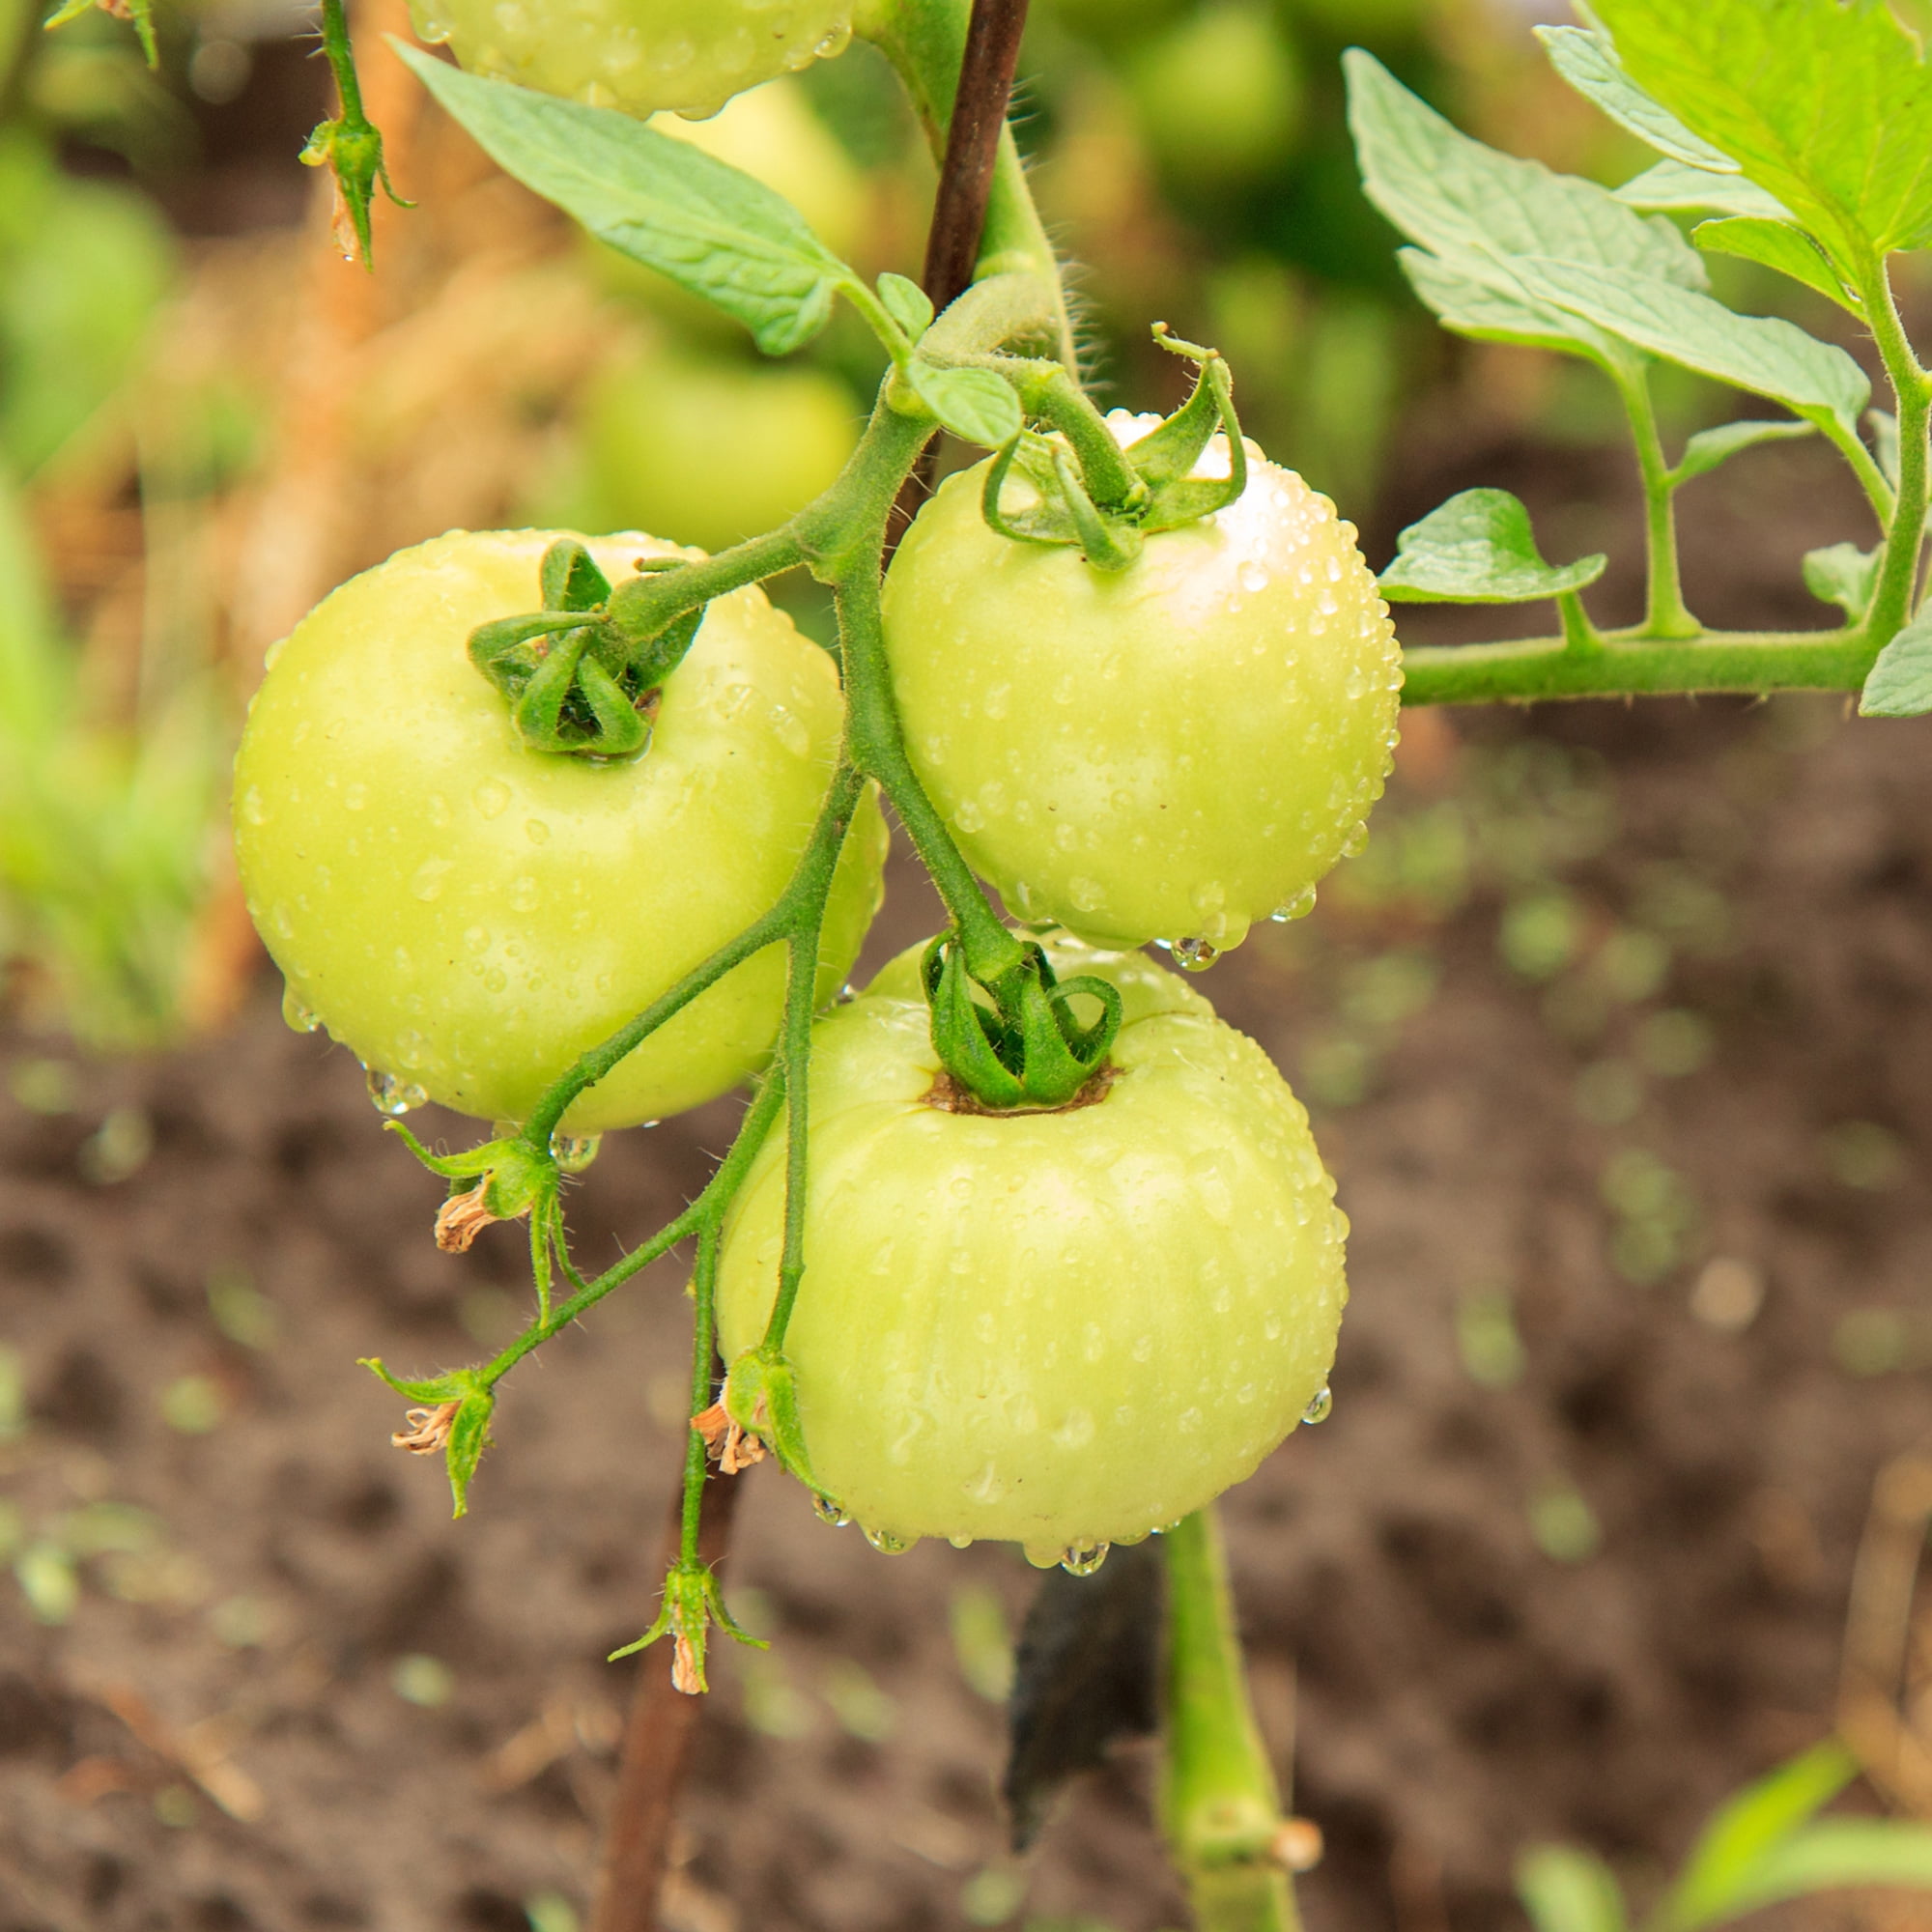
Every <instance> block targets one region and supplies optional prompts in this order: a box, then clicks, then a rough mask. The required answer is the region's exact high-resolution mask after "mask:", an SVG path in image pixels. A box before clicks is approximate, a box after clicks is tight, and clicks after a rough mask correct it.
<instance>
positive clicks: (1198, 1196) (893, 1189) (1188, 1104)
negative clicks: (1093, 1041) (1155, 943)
mask: <svg viewBox="0 0 1932 1932" xmlns="http://www.w3.org/2000/svg"><path fill="white" fill-rule="evenodd" d="M1047 950H1048V952H1049V956H1050V958H1051V959H1052V962H1053V964H1054V966H1055V967H1056V968H1058V969H1061V970H1063V971H1065V973H1067V974H1069V975H1074V974H1078V975H1095V976H1098V977H1100V978H1102V979H1104V980H1107V981H1109V982H1110V983H1111V984H1112V985H1114V986H1115V987H1116V988H1117V989H1118V990H1119V992H1120V995H1121V1000H1122V1024H1121V1027H1120V1031H1119V1033H1118V1034H1117V1036H1116V1037H1115V1039H1114V1043H1113V1047H1112V1051H1111V1064H1110V1066H1109V1068H1108V1069H1107V1070H1105V1071H1103V1072H1102V1074H1101V1075H1100V1076H1099V1077H1098V1078H1097V1079H1096V1080H1095V1082H1094V1084H1093V1086H1091V1087H1090V1088H1089V1089H1087V1090H1086V1091H1085V1092H1083V1093H1082V1094H1080V1095H1079V1096H1077V1097H1076V1098H1075V1099H1074V1100H1073V1101H1072V1102H1071V1103H1069V1104H1067V1105H1065V1106H1063V1107H1058V1108H1053V1109H1046V1110H1038V1109H1036V1110H1019V1111H1012V1112H1007V1113H990V1112H987V1111H985V1110H984V1109H983V1108H980V1107H978V1106H976V1105H974V1104H973V1103H972V1102H971V1101H970V1099H969V1098H966V1097H964V1096H962V1094H960V1091H959V1090H958V1088H957V1087H956V1085H954V1084H953V1083H952V1082H951V1081H949V1080H948V1079H946V1078H945V1077H943V1076H942V1074H941V1069H940V1062H939V1057H938V1054H937V1052H936V1051H935V1048H934V1046H933V1042H932V1037H931V1030H930V1024H929V1016H928V1012H927V1008H926V1003H925V999H924V997H923V991H922V987H921V975H920V959H921V949H915V950H914V951H913V952H910V953H907V954H905V955H903V956H901V957H900V958H899V959H898V960H897V961H895V963H894V964H893V965H891V966H889V967H888V968H887V969H886V970H885V972H884V973H882V974H881V975H880V976H879V978H878V979H877V980H874V981H873V983H872V984H871V985H870V986H869V987H868V988H867V990H866V992H865V993H864V994H863V995H862V996H861V997H860V998H859V999H857V1000H856V1001H854V1002H852V1003H851V1004H850V1005H848V1006H844V1007H840V1008H838V1009H835V1010H834V1011H833V1012H832V1013H830V1014H828V1015H827V1016H825V1017H824V1018H823V1019H822V1020H821V1021H820V1022H819V1024H818V1026H817V1029H816V1033H815V1037H814V1041H813V1051H812V1063H811V1086H810V1094H811V1107H810V1135H809V1143H810V1181H809V1185H808V1193H807V1203H806V1249H807V1253H808V1255H809V1257H810V1261H809V1264H808V1275H807V1283H806V1291H805V1293H802V1294H801V1295H800V1297H799V1299H798V1302H797V1305H796V1308H795V1310H794V1311H793V1313H792V1316H791V1319H790V1322H789V1325H788V1327H787V1330H786V1334H785V1339H784V1345H783V1348H784V1354H785V1357H786V1359H787V1360H788V1362H789V1363H790V1365H791V1368H792V1371H793V1374H794V1378H795V1385H796V1392H797V1404H798V1423H799V1428H800V1431H801V1434H802V1440H803V1448H804V1451H805V1454H806V1457H807V1458H808V1459H809V1463H810V1473H811V1477H812V1479H813V1481H814V1482H815V1483H817V1484H818V1485H819V1486H820V1487H821V1488H822V1489H823V1491H824V1492H826V1494H827V1495H828V1496H829V1497H831V1498H834V1499H836V1502H837V1504H838V1508H839V1509H840V1510H841V1511H843V1512H846V1513H848V1514H849V1515H850V1516H851V1517H852V1518H853V1519H854V1520H857V1521H858V1522H859V1523H861V1524H862V1525H864V1527H865V1529H866V1530H867V1534H868V1536H869V1537H870V1538H871V1540H872V1541H873V1542H874V1544H876V1545H877V1546H879V1547H880V1548H899V1547H903V1546H904V1545H906V1544H909V1543H911V1542H913V1541H914V1540H915V1539H917V1538H919V1537H922V1536H943V1537H948V1538H951V1539H952V1540H953V1541H955V1542H963V1541H968V1540H971V1539H974V1538H980V1537H992V1538H1000V1539H1007V1540H1011V1541H1015V1542H1019V1543H1021V1544H1023V1545H1024V1546H1025V1547H1026V1549H1027V1553H1028V1555H1029V1556H1030V1557H1032V1558H1033V1559H1034V1560H1035V1561H1036V1562H1037V1563H1042V1564H1051V1563H1057V1562H1061V1561H1063V1560H1065V1561H1067V1562H1069V1563H1071V1564H1073V1565H1074V1566H1075V1567H1080V1566H1082V1565H1084V1564H1089V1563H1092V1562H1093V1561H1094V1560H1096V1559H1097V1556H1098V1555H1099V1554H1101V1553H1104V1546H1106V1545H1108V1544H1110V1543H1123V1542H1133V1541H1136V1540H1138V1539H1139V1538H1140V1537H1143V1536H1145V1535H1147V1534H1148V1533H1149V1532H1150V1531H1151V1530H1155V1529H1159V1528H1162V1527H1164V1526H1165V1525H1167V1524H1170V1523H1172V1522H1174V1521H1176V1520H1178V1519H1179V1518H1180V1517H1182V1516H1185V1515H1186V1514H1187V1513H1188V1512H1189V1511H1190V1510H1195V1509H1199V1508H1200V1507H1201V1506H1202V1505H1203V1504H1204V1503H1206V1502H1208V1500H1209V1499H1211V1498H1212V1497H1213V1496H1215V1495H1218V1494H1219V1493H1220V1492H1221V1491H1223V1490H1224V1489H1226V1488H1228V1486H1229V1485H1230V1484H1232V1483H1236V1482H1238V1481H1240V1480H1241V1479H1242V1478H1243V1477H1245V1476H1246V1475H1248V1474H1249V1473H1250V1472H1251V1471H1252V1470H1253V1468H1254V1466H1255V1464H1256V1463H1259V1462H1260V1461H1261V1459H1262V1458H1263V1457H1264V1455H1266V1454H1267V1453H1268V1451H1269V1450H1271V1449H1272V1448H1274V1447H1275V1445H1276V1444H1277V1443H1279V1442H1280V1441H1281V1439H1282V1438H1283V1437H1284V1436H1285V1435H1287V1434H1288V1433H1289V1431H1290V1430H1291V1429H1293V1427H1294V1425H1295V1423H1296V1421H1297V1420H1298V1419H1300V1418H1301V1416H1302V1415H1303V1414H1304V1412H1306V1411H1309V1410H1310V1407H1311V1405H1314V1404H1317V1403H1318V1400H1319V1398H1320V1397H1321V1392H1322V1390H1323V1387H1324V1384H1325V1382H1326V1379H1327V1375H1328V1370H1329V1366H1330V1364H1331V1362H1332V1360H1333V1358H1334V1352H1335V1338H1336V1332H1337V1328H1338V1325H1339V1323H1340V1321H1341V1316H1342V1306H1343V1302H1344V1300H1345V1299H1346V1297H1347V1290H1346V1288H1345V1286H1344V1283H1343V1274H1342V1261H1343V1237H1344V1235H1345V1233H1346V1231H1347V1222H1346V1220H1345V1219H1344V1217H1343V1215H1342V1214H1341V1212H1340V1211H1339V1210H1338V1209H1337V1208H1336V1207H1335V1206H1334V1200H1333V1196H1334V1183H1333V1181H1332V1180H1330V1179H1329V1178H1328V1176H1327V1175H1326V1173H1325V1172H1324V1171H1323V1169H1322V1166H1321V1159H1320V1157H1319V1155H1318V1154H1317V1152H1316V1150H1315V1144H1314V1141H1313V1139H1312V1137H1311V1136H1310V1133H1309V1129H1308V1119H1307V1115H1306V1114H1305V1112H1304V1111H1303V1110H1302V1108H1301V1106H1300V1104H1299V1102H1298V1101H1296V1099H1295V1098H1294V1096H1293V1094H1292V1093H1290V1091H1289V1089H1288V1086H1287V1084H1286V1082H1284V1081H1283V1079H1282V1078H1281V1076H1280V1074H1279V1073H1277V1072H1276V1071H1275V1069H1274V1067H1273V1065H1271V1064H1270V1063H1269V1061H1268V1059H1267V1057H1266V1055H1265V1054H1264V1053H1263V1052H1262V1050H1261V1048H1260V1047H1258V1046H1257V1045H1256V1044H1255V1043H1254V1042H1253V1041H1252V1040H1251V1039H1249V1038H1247V1037H1245V1036H1244V1035H1242V1034H1239V1033H1237V1032H1236V1031H1235V1029H1234V1028H1232V1027H1230V1026H1227V1025H1224V1024H1223V1023H1222V1022H1221V1021H1220V1020H1218V1019H1216V1018H1215V1016H1214V1013H1213V1009H1211V1008H1210V1007H1209V1006H1208V1002H1207V1001H1206V1000H1204V999H1202V998H1201V996H1200V995H1199V994H1198V993H1196V992H1195V991H1194V990H1193V989H1192V988H1191V987H1190V986H1188V985H1187V984H1186V983H1185V982H1184V981H1183V980H1179V979H1178V978H1177V977H1176V976H1175V975H1173V974H1172V973H1169V972H1166V971H1164V970H1163V969H1161V968H1160V967H1157V966H1155V965H1154V964H1153V963H1152V962H1151V961H1150V960H1148V959H1146V958H1145V957H1141V956H1137V955H1134V954H1131V953H1120V952H1096V951H1094V950H1093V949H1091V948H1088V947H1085V946H1083V945H1081V944H1080V943H1079V942H1077V941H1074V940H1071V939H1068V938H1066V937H1065V936H1064V935H1062V936H1059V937H1057V938H1055V939H1054V940H1052V941H1051V942H1050V943H1049V945H1048V949H1047ZM784 1169H785V1163H784V1150H783V1143H782V1136H781V1135H780V1134H777V1133H775V1134H774V1135H773V1137H772V1140H771V1141H770V1142H769V1143H768V1144H767V1146H766V1148H765V1150H764V1151H763V1153H762V1154H761V1155H760V1157H759V1159H758V1161H757V1163H756V1164H755V1165H754V1166H753V1168H752V1170H751V1172H750V1175H749V1176H748V1178H747V1180H746V1182H745V1185H744V1188H743V1190H742V1191H741V1192H740V1194H739V1196H738V1198H737V1202H736V1205H735V1207H734V1208H733V1209H732V1210H731V1214H730V1217H729V1219H728V1220H727V1222H726V1226H725V1244H724V1251H723V1256H722V1260H721V1263H720V1272H719V1290H718V1309H719V1323H720V1342H721V1348H722V1352H723V1354H724V1358H725V1360H726V1361H727V1362H729V1361H733V1360H735V1359H736V1358H738V1357H739V1356H740V1355H741V1354H743V1353H744V1352H745V1351H746V1350H752V1349H754V1348H756V1347H757V1346H758V1344H759V1341H760V1338H761V1337H762V1335H763V1333H764V1330H765V1323H766V1320H767V1317H768V1315H769V1313H770V1310H771V1307H772V1304H773V1299H774V1293H775V1290H776V1287H777V1277H778V1263H779V1259H780V1253H781V1243H782V1231H783V1224H784V1192H785V1189H784Z"/></svg>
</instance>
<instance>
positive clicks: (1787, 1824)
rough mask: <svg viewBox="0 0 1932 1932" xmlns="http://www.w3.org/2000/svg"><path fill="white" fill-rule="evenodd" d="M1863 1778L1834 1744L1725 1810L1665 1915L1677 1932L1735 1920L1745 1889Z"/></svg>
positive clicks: (1783, 1769)
mask: <svg viewBox="0 0 1932 1932" xmlns="http://www.w3.org/2000/svg"><path fill="white" fill-rule="evenodd" d="M1857 1772H1858V1761H1857V1759H1855V1758H1854V1757H1853V1756H1852V1754H1851V1752H1850V1751H1848V1750H1847V1749H1846V1748H1845V1747H1844V1746H1843V1745H1841V1744H1840V1743H1838V1741H1837V1740H1836V1739H1835V1738H1833V1739H1830V1740H1828V1741H1827V1742H1826V1743H1824V1744H1822V1745H1818V1746H1816V1747H1814V1748H1812V1749H1810V1750H1807V1751H1804V1752H1803V1753H1802V1754H1801V1755H1799V1756H1798V1757H1795V1758H1793V1759H1791V1760H1790V1762H1789V1763H1786V1764H1781V1765H1779V1766H1778V1767H1777V1769H1776V1771H1774V1772H1772V1773H1770V1774H1769V1775H1768V1776H1764V1777H1761V1778H1759V1779H1757V1781H1756V1782H1755V1783H1752V1784H1749V1785H1747V1786H1746V1787H1745V1789H1744V1790H1743V1791H1741V1792H1739V1793H1738V1794H1737V1795H1736V1796H1735V1797H1733V1798H1731V1799H1729V1800H1727V1801H1726V1802H1725V1803H1724V1804H1721V1805H1719V1808H1718V1810H1717V1811H1716V1813H1714V1814H1713V1816H1712V1818H1711V1820H1710V1822H1709V1823H1708V1824H1707V1825H1706V1826H1705V1827H1704V1829H1703V1831H1702V1832H1701V1833H1699V1834H1698V1837H1697V1842H1696V1843H1695V1844H1694V1845H1693V1846H1692V1847H1691V1849H1690V1857H1689V1859H1687V1860H1686V1861H1685V1864H1684V1869H1683V1871H1682V1872H1681V1873H1680V1874H1679V1876H1678V1880H1677V1883H1676V1885H1675V1886H1674V1887H1673V1888H1672V1889H1671V1892H1670V1897H1669V1899H1668V1901H1667V1902H1666V1903H1665V1905H1664V1908H1663V1913H1662V1918H1663V1921H1664V1923H1665V1924H1666V1925H1668V1926H1670V1927H1671V1928H1672V1932H1690V1928H1691V1927H1692V1926H1696V1925H1707V1924H1710V1923H1712V1922H1713V1921H1715V1920H1717V1919H1719V1918H1732V1917H1735V1916H1736V1912H1737V1910H1738V1907H1737V1906H1736V1904H1735V1903H1734V1901H1735V1900H1736V1898H1737V1896H1738V1893H1739V1889H1740V1887H1741V1886H1746V1885H1748V1884H1749V1882H1750V1876H1751V1874H1752V1872H1753V1871H1754V1870H1755V1869H1756V1868H1757V1867H1758V1866H1759V1865H1760V1863H1761V1861H1763V1859H1764V1857H1765V1855H1766V1854H1767V1853H1768V1852H1770V1851H1771V1850H1772V1849H1773V1848H1774V1847H1775V1846H1776V1844H1777V1843H1778V1842H1779V1840H1781V1839H1783V1838H1785V1837H1787V1836H1789V1834H1790V1833H1793V1832H1795V1831H1796V1830H1798V1829H1799V1827H1801V1826H1803V1825H1804V1824H1805V1823H1806V1822H1807V1821H1808V1820H1809V1819H1810V1818H1811V1816H1812V1815H1813V1813H1815V1812H1816V1811H1818V1810H1819V1809H1820V1808H1821V1807H1822V1806H1823V1805H1826V1804H1830V1803H1831V1802H1832V1800H1833V1798H1835V1797H1836V1796H1837V1795H1838V1793H1839V1792H1841V1791H1842V1790H1843V1789H1844V1788H1845V1786H1846V1785H1848V1784H1849V1783H1850V1782H1851V1781H1852V1779H1853V1777H1854V1776H1856V1775H1857Z"/></svg>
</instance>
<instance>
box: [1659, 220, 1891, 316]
mask: <svg viewBox="0 0 1932 1932" xmlns="http://www.w3.org/2000/svg"><path fill="white" fill-rule="evenodd" d="M1690 239H1691V241H1694V242H1696V244H1697V246H1698V247H1700V248H1702V249H1704V250H1705V251H1706V252H1707V253H1712V254H1718V255H1737V256H1741V257H1742V258H1743V259H1744V260H1745V261H1747V262H1761V263H1762V264H1763V265H1764V266H1765V267H1766V268H1767V269H1776V270H1777V272H1778V273H1779V274H1780V275H1789V276H1790V277H1791V279H1792V280H1793V281H1794V282H1803V283H1804V286H1805V287H1806V288H1807V289H1816V290H1817V292H1818V293H1819V294H1820V295H1821V296H1823V297H1825V298H1826V299H1827V300H1828V301H1834V302H1836V303H1837V304H1838V306H1839V307H1840V308H1844V309H1850V310H1851V312H1852V313H1853V314H1854V315H1863V314H1864V303H1863V302H1861V301H1860V299H1859V298H1858V297H1857V296H1855V295H1853V294H1852V293H1851V292H1850V291H1849V290H1848V289H1847V288H1846V287H1845V285H1844V283H1843V282H1841V281H1840V280H1839V279H1838V275H1837V270H1834V269H1833V267H1832V264H1831V263H1830V261H1828V260H1827V259H1826V255H1825V251H1824V249H1822V248H1821V247H1819V245H1818V244H1817V242H1815V241H1812V239H1811V238H1810V236H1808V235H1807V234H1805V232H1804V229H1802V228H1794V227H1793V226H1792V224H1791V223H1790V222H1788V221H1767V220H1765V219H1764V218H1763V217H1761V216H1759V215H1754V214H1733V215H1728V216H1726V217H1725V218H1724V219H1723V220H1721V221H1700V222H1699V223H1698V224H1697V226H1696V227H1695V228H1693V229H1692V230H1691V231H1690Z"/></svg>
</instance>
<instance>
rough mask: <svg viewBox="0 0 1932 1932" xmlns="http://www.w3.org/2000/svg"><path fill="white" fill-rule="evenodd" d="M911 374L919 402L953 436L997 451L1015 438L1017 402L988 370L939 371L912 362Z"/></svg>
mask: <svg viewBox="0 0 1932 1932" xmlns="http://www.w3.org/2000/svg"><path fill="white" fill-rule="evenodd" d="M911 374H912V385H913V387H914V388H915V389H916V390H917V391H918V392H919V398H920V401H921V402H923V404H924V405H925V406H926V408H927V409H929V410H930V411H931V412H932V413H933V414H934V415H936V416H937V417H938V418H939V420H940V421H941V422H942V423H944V424H945V425H946V427H947V428H948V429H950V430H951V431H952V434H953V435H954V436H961V437H964V438H965V439H966V440H967V441H968V442H978V443H982V444H983V445H984V446H985V447H986V448H988V449H1001V448H1004V447H1005V446H1006V444H1008V443H1009V442H1010V441H1012V440H1013V438H1014V437H1016V436H1017V435H1019V433H1020V402H1019V398H1018V397H1017V396H1016V395H1014V394H1013V392H1012V390H1011V388H1010V387H1009V385H1008V384H1006V383H1004V382H1002V381H1001V379H1000V378H999V377H998V376H996V375H994V374H993V372H992V371H991V370H990V369H942V368H940V367H939V366H938V365H937V364H935V363H931V362H921V361H918V360H915V361H914V363H913V365H912V371H911Z"/></svg>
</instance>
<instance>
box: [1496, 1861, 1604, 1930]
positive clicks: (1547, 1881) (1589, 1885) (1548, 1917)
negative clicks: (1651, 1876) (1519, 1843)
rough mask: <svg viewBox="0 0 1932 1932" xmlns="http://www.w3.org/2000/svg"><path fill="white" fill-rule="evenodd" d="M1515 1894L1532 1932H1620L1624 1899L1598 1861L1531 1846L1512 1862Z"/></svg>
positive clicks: (1601, 1862) (1602, 1862) (1602, 1864)
mask: <svg viewBox="0 0 1932 1932" xmlns="http://www.w3.org/2000/svg"><path fill="white" fill-rule="evenodd" d="M1516 1889H1517V1896H1518V1897H1520V1899H1521V1900H1522V1904H1523V1910H1524V1911H1525V1912H1527V1913H1528V1914H1529V1918H1530V1923H1531V1924H1532V1925H1534V1926H1535V1927H1536V1932H1624V1922H1625V1920H1624V1895H1623V1891H1622V1889H1621V1888H1620V1887H1619V1886H1618V1884H1617V1880H1616V1874H1615V1873H1614V1872H1612V1871H1611V1870H1610V1868H1609V1866H1608V1865H1606V1864H1605V1862H1604V1861H1603V1860H1602V1859H1600V1858H1597V1857H1596V1856H1595V1855H1594V1854H1592V1853H1590V1852H1584V1851H1579V1850H1577V1847H1576V1846H1574V1845H1532V1846H1530V1848H1529V1849H1528V1850H1527V1851H1526V1852H1524V1853H1523V1854H1522V1856H1521V1857H1520V1859H1518V1860H1517V1861H1516Z"/></svg>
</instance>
